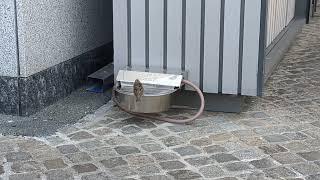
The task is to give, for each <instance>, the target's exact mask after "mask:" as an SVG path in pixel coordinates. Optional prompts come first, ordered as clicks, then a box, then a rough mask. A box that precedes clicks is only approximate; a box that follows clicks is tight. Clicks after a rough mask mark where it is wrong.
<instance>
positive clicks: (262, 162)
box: [250, 158, 276, 169]
mask: <svg viewBox="0 0 320 180" xmlns="http://www.w3.org/2000/svg"><path fill="white" fill-rule="evenodd" d="M250 164H252V165H253V166H254V167H256V168H258V169H265V168H271V167H274V166H276V164H275V163H274V162H273V161H272V160H271V159H267V158H264V159H259V160H253V161H251V162H250Z"/></svg>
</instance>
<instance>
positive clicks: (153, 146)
mask: <svg viewBox="0 0 320 180" xmlns="http://www.w3.org/2000/svg"><path fill="white" fill-rule="evenodd" d="M141 148H142V149H143V150H145V151H148V152H156V151H161V150H162V149H163V147H162V146H161V145H160V144H144V145H142V146H141Z"/></svg>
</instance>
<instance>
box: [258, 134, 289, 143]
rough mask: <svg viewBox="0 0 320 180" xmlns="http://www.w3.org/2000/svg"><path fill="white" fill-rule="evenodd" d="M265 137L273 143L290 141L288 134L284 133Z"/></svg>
mask: <svg viewBox="0 0 320 180" xmlns="http://www.w3.org/2000/svg"><path fill="white" fill-rule="evenodd" d="M263 138H264V139H265V140H266V141H268V142H271V143H278V142H285V141H289V140H290V139H289V138H287V137H286V136H283V135H280V134H275V135H269V136H264V137H263Z"/></svg>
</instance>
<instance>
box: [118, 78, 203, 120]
mask: <svg viewBox="0 0 320 180" xmlns="http://www.w3.org/2000/svg"><path fill="white" fill-rule="evenodd" d="M182 84H185V85H188V86H190V87H192V88H193V89H194V90H196V92H197V93H198V95H199V97H200V101H201V105H200V108H199V110H198V112H197V114H196V115H194V116H193V117H191V118H188V119H183V120H178V119H171V118H165V117H158V116H153V115H148V114H143V113H134V112H130V111H128V110H126V109H123V108H121V107H120V106H119V103H118V102H117V101H116V100H115V98H113V100H114V102H115V103H116V104H117V105H118V106H119V108H120V109H122V110H123V111H125V112H127V113H129V114H132V115H134V116H138V117H141V118H148V119H155V120H159V121H166V122H169V123H177V124H185V123H190V122H193V121H194V120H196V119H198V118H199V117H200V116H201V115H202V113H203V111H204V106H205V100H204V96H203V93H202V91H201V90H200V89H199V88H198V87H197V86H196V85H194V84H193V83H192V82H190V81H187V80H182ZM113 91H115V90H113Z"/></svg>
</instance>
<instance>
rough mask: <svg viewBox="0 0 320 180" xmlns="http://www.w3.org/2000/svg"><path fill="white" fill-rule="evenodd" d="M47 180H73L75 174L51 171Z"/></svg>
mask: <svg viewBox="0 0 320 180" xmlns="http://www.w3.org/2000/svg"><path fill="white" fill-rule="evenodd" d="M46 176H47V180H73V179H74V178H73V173H72V172H71V171H68V170H51V171H48V172H46Z"/></svg>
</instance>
